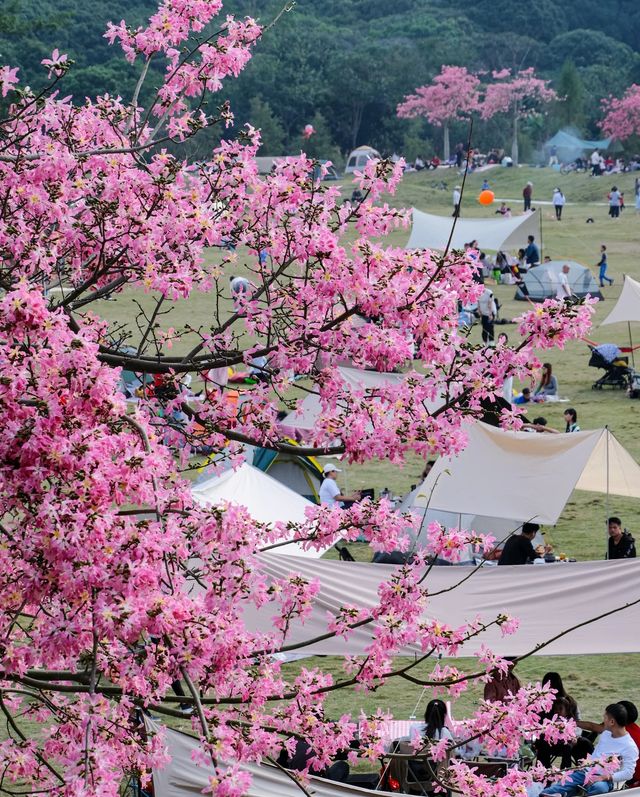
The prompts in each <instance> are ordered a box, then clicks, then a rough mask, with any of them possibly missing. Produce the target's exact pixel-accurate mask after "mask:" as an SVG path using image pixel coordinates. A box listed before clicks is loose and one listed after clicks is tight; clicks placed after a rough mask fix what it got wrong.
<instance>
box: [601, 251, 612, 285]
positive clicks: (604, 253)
mask: <svg viewBox="0 0 640 797" xmlns="http://www.w3.org/2000/svg"><path fill="white" fill-rule="evenodd" d="M608 265H609V263H608V262H607V247H606V246H605V245H604V244H602V246H601V247H600V261H599V262H598V269H599V271H598V279H599V280H600V287H601V288H604V283H605V281H606V282H608V283H609V285H613V278H612V277H607V267H608Z"/></svg>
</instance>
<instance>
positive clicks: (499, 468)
mask: <svg viewBox="0 0 640 797" xmlns="http://www.w3.org/2000/svg"><path fill="white" fill-rule="evenodd" d="M467 433H468V436H469V443H468V445H467V446H466V448H465V449H464V450H463V451H462V452H461V453H460V454H459V455H458V456H457V457H453V458H446V457H441V458H440V459H439V460H437V462H436V463H435V465H434V466H433V468H432V469H431V472H430V473H429V475H428V476H427V478H426V479H425V481H424V482H423V484H422V486H421V487H420V488H419V490H418V496H417V497H416V500H415V505H416V506H426V505H427V503H428V505H429V508H430V509H440V510H444V511H447V512H456V513H461V514H469V515H484V516H487V517H497V518H505V519H517V520H521V521H527V520H530V521H535V522H538V523H550V524H554V523H556V522H557V520H558V518H559V517H560V514H561V513H562V510H563V509H564V506H565V504H566V502H567V501H568V500H569V496H570V495H571V492H572V491H573V489H574V488H577V489H580V490H589V491H594V492H602V493H607V492H608V493H611V494H613V495H622V496H626V497H629V498H640V466H639V465H638V464H637V462H635V460H634V459H633V458H632V457H631V456H630V455H629V454H628V453H627V451H626V450H625V449H624V448H623V446H622V445H621V444H620V443H619V442H618V441H617V440H616V438H615V437H614V436H613V435H612V434H611V432H609V430H607V429H596V430H594V431H590V432H574V433H572V434H557V435H554V434H530V433H527V432H505V431H503V430H502V429H497V428H495V427H493V426H488V425H486V424H483V423H481V422H478V423H474V424H470V425H469V426H468V427H467Z"/></svg>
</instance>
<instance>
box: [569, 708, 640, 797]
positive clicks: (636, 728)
mask: <svg viewBox="0 0 640 797" xmlns="http://www.w3.org/2000/svg"><path fill="white" fill-rule="evenodd" d="M618 702H619V703H620V705H621V706H624V707H625V709H626V710H627V724H626V725H625V730H626V731H627V733H628V734H629V736H630V737H631V738H632V739H633V741H634V742H635V744H636V747H637V748H638V751H639V752H640V725H637V724H636V720H637V719H638V709H637V708H636V706H635V704H634V703H632V702H631V701H630V700H619V701H618ZM576 724H577V726H578V727H579V728H582V730H583V731H593V732H594V733H602V731H603V730H604V725H603V724H602V723H601V722H585V721H583V720H578V721H577V723H576ZM626 785H627V788H629V789H633V788H637V787H638V786H640V757H638V761H637V763H636V768H635V771H634V773H633V777H632V778H631V780H628V781H627V784H626Z"/></svg>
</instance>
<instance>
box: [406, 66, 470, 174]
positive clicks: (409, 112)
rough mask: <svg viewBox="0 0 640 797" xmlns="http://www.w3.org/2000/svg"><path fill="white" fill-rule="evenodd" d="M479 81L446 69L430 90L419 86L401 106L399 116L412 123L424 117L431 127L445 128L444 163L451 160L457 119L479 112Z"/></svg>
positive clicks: (459, 68)
mask: <svg viewBox="0 0 640 797" xmlns="http://www.w3.org/2000/svg"><path fill="white" fill-rule="evenodd" d="M479 86H480V80H479V78H478V77H476V75H474V74H472V73H471V72H469V71H468V70H467V69H466V67H464V66H443V67H442V69H441V70H440V74H439V75H436V77H435V78H434V79H433V82H432V83H431V84H429V85H428V86H420V87H419V88H417V89H416V93H415V94H410V95H409V96H407V97H405V99H404V101H403V102H401V103H400V104H399V105H398V116H400V117H401V118H403V119H413V118H415V117H416V116H424V117H425V118H426V119H428V121H429V122H430V124H432V125H435V126H436V127H442V128H443V133H444V159H445V161H447V160H449V157H450V154H451V145H450V141H449V127H450V125H451V123H452V122H454V121H455V120H457V119H468V118H469V116H470V114H472V113H473V112H474V111H478V110H479V109H480V105H479Z"/></svg>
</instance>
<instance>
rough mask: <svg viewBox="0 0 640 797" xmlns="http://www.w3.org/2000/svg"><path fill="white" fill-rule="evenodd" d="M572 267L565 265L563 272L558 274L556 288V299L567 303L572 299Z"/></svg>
mask: <svg viewBox="0 0 640 797" xmlns="http://www.w3.org/2000/svg"><path fill="white" fill-rule="evenodd" d="M570 270H571V269H570V267H569V266H568V265H567V264H566V263H565V264H564V266H562V271H561V272H560V273H559V274H558V287H557V288H556V299H561V300H562V301H566V300H567V299H570V298H571V285H569V271H570Z"/></svg>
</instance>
